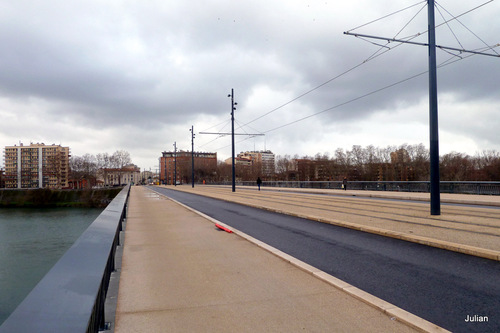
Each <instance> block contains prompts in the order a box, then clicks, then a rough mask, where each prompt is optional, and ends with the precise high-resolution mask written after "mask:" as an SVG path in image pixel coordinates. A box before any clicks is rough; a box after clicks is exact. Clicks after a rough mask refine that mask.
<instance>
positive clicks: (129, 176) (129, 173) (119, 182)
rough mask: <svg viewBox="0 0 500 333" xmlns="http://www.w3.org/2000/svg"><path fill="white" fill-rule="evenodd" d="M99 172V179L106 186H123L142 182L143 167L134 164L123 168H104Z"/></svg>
mask: <svg viewBox="0 0 500 333" xmlns="http://www.w3.org/2000/svg"><path fill="white" fill-rule="evenodd" d="M98 174H99V176H98V181H101V182H102V184H103V185H104V186H123V185H128V184H138V183H140V182H141V169H140V168H139V167H138V166H137V165H134V164H129V165H126V166H124V167H123V168H103V169H101V170H99V172H98Z"/></svg>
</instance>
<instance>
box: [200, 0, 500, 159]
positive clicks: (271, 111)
mask: <svg viewBox="0 0 500 333" xmlns="http://www.w3.org/2000/svg"><path fill="white" fill-rule="evenodd" d="M492 1H494V0H490V1H487V2H485V3H483V4H481V5H479V6H476V7H474V8H472V9H470V10H468V11H466V12H464V13H462V14H460V15H458V16H453V15H451V14H450V13H449V12H448V11H446V9H444V8H443V9H444V10H445V11H446V12H447V13H448V14H449V15H450V16H452V18H451V19H450V20H445V18H444V17H443V15H442V13H441V12H440V14H441V16H442V17H443V20H445V22H443V23H441V24H440V25H438V26H436V28H437V27H440V26H442V25H444V24H447V25H448V22H451V21H453V20H457V21H458V22H459V23H460V24H462V25H463V23H461V22H460V21H459V20H458V18H459V17H461V16H463V15H465V14H467V13H470V12H472V11H474V10H476V9H478V8H480V7H482V6H484V5H486V4H488V3H490V2H492ZM422 3H427V1H421V2H418V3H416V4H414V5H411V6H408V7H406V8H404V9H401V10H398V11H396V12H394V13H391V14H388V15H386V16H383V17H381V18H379V19H376V20H373V21H370V22H368V23H366V24H363V25H360V26H358V27H356V28H353V29H350V30H348V31H353V30H357V29H359V28H361V27H365V26H367V25H369V24H372V23H374V22H377V21H380V20H382V19H384V18H387V17H390V16H392V15H395V14H397V13H400V12H402V11H405V10H407V9H410V8H413V7H415V6H418V5H420V4H422ZM439 6H441V5H439ZM441 7H442V6H441ZM423 8H425V6H423V7H422V8H421V9H420V10H419V11H418V12H417V13H416V14H415V15H414V16H413V17H412V18H411V20H410V21H409V22H408V23H407V24H405V26H404V27H403V28H402V29H400V31H399V32H398V33H397V34H396V36H398V35H399V34H400V33H401V32H402V31H403V30H404V29H405V28H406V27H407V26H408V25H409V24H410V23H411V21H413V20H414V19H415V17H416V16H417V15H418V14H419V13H420V12H421V11H422V10H423ZM448 27H449V25H448ZM464 27H465V26H464ZM450 29H451V28H450ZM466 29H468V28H467V27H466ZM468 30H469V31H470V29H468ZM426 32H427V31H424V32H422V33H417V34H414V35H411V36H407V37H404V39H407V40H412V39H414V38H417V37H419V36H421V35H422V34H424V33H426ZM470 32H471V33H472V34H474V33H473V32H472V31H470ZM452 33H453V31H452ZM453 34H454V33H453ZM474 35H475V34H474ZM454 36H455V38H457V37H456V35H455V34H454ZM475 36H476V37H477V38H479V37H478V36H477V35H475ZM358 38H360V37H358ZM360 39H363V38H360ZM479 39H480V38H479ZM480 40H481V41H482V42H483V43H484V44H485V45H486V49H490V50H493V51H494V52H495V53H497V52H496V51H495V50H494V49H493V47H492V46H488V45H487V44H486V43H485V42H484V41H483V40H482V39H480ZM365 41H367V42H370V43H371V44H374V45H377V46H379V47H380V48H379V49H378V50H377V51H376V52H374V53H373V54H372V55H371V56H369V57H368V58H367V59H366V60H364V61H363V62H361V63H359V64H358V65H355V66H353V67H351V68H349V69H348V70H346V71H344V72H342V73H341V74H339V75H337V76H335V77H333V78H331V79H329V80H327V81H325V82H323V83H322V84H320V85H318V86H316V87H314V88H312V89H310V90H308V91H306V92H305V93H303V94H301V95H299V96H297V97H295V98H293V99H292V100H290V101H288V102H286V103H284V104H282V105H280V106H278V107H276V108H274V109H272V110H270V111H268V112H266V113H264V114H263V115H261V116H259V117H257V118H255V119H253V120H251V121H249V122H247V123H245V124H243V125H240V124H239V123H238V125H239V128H243V127H244V126H248V125H249V124H251V123H253V122H255V121H257V120H259V119H262V118H263V117H265V116H267V115H269V114H271V113H273V112H275V111H278V110H279V109H281V108H283V107H285V106H287V105H289V104H291V103H293V102H295V101H297V100H298V99H300V98H302V97H304V96H306V95H308V94H310V93H311V92H313V91H315V90H317V89H319V88H321V87H323V86H325V85H327V84H328V83H330V82H332V81H334V80H336V79H338V78H340V77H342V76H344V75H346V74H348V73H350V72H351V71H353V70H355V69H357V68H359V67H361V66H362V65H364V64H365V63H367V62H368V61H371V60H373V59H375V58H378V57H379V56H381V55H383V54H385V53H386V52H388V51H390V50H392V49H394V48H396V47H398V46H400V45H401V44H404V43H402V42H401V43H399V44H397V45H396V46H394V47H388V46H387V45H388V44H389V43H387V44H386V45H382V44H378V43H374V42H372V41H368V40H365ZM457 41H458V38H457ZM458 42H459V44H460V41H458ZM460 45H461V44H460ZM461 46H462V45H461ZM495 46H499V45H498V44H497V45H495ZM462 48H463V47H462ZM384 49H385V50H384ZM382 50H383V52H381V51H382ZM448 53H450V54H451V55H452V58H450V59H448V60H446V61H445V62H443V63H442V64H440V65H439V66H438V68H441V67H443V66H447V65H450V64H452V63H454V62H456V61H459V60H463V59H465V58H468V57H470V56H473V55H474V54H471V55H468V56H463V57H462V56H459V55H457V54H454V53H451V52H448ZM497 54H498V53H497ZM454 57H455V60H454V61H450V60H451V59H453V58H454ZM456 57H458V59H456ZM426 73H428V71H424V72H421V73H418V74H416V75H413V76H411V77H409V78H406V79H403V80H400V81H398V82H395V83H393V84H390V85H387V86H385V87H382V88H379V89H376V90H373V91H371V92H369V93H366V94H364V95H362V96H358V97H356V98H353V99H351V100H349V101H346V102H343V103H340V104H337V105H335V106H332V107H330V108H327V109H325V110H322V111H319V112H316V113H314V114H311V115H308V116H306V117H302V118H300V119H297V120H294V121H292V122H290V123H287V124H283V125H280V126H278V127H275V128H272V129H270V130H267V131H264V132H260V133H264V134H265V133H269V132H272V131H275V130H278V129H281V128H283V127H287V126H290V125H293V124H295V123H298V122H300V121H303V120H306V119H309V118H311V117H314V116H317V115H319V114H322V113H325V112H328V111H331V110H333V109H336V108H339V107H342V106H344V105H346V104H349V103H352V102H355V101H358V100H360V99H362V98H365V97H368V96H370V95H373V94H376V93H378V92H380V91H383V90H386V89H389V88H391V87H394V86H396V85H399V84H402V83H404V82H407V81H410V80H412V79H414V78H416V77H419V76H421V75H424V74H426ZM211 128H213V127H211ZM218 138H220V137H218ZM218 138H217V139H218ZM217 139H215V140H217ZM248 139H249V138H245V139H243V140H240V141H238V143H240V142H243V141H246V140H248ZM215 140H212V141H210V142H213V141H215ZM229 146H230V145H229ZM226 147H228V145H226V146H224V147H222V148H218V149H217V150H219V149H224V148H226Z"/></svg>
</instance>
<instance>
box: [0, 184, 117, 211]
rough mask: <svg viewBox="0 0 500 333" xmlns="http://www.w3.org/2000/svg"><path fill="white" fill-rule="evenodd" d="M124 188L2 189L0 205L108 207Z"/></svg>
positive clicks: (0, 191)
mask: <svg viewBox="0 0 500 333" xmlns="http://www.w3.org/2000/svg"><path fill="white" fill-rule="evenodd" d="M121 189H122V188H121V187H116V188H105V189H83V190H52V189H22V190H17V189H16V190H11V189H8V190H6V189H2V190H0V207H26V208H31V207H32V208H44V207H92V208H102V207H106V206H107V205H108V203H110V202H111V200H113V198H114V197H115V196H116V195H117V194H118V192H120V190H121Z"/></svg>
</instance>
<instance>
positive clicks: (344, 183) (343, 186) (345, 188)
mask: <svg viewBox="0 0 500 333" xmlns="http://www.w3.org/2000/svg"><path fill="white" fill-rule="evenodd" d="M342 188H343V189H344V191H347V177H344V180H343V181H342Z"/></svg>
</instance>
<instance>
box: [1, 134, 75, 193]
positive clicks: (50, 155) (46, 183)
mask: <svg viewBox="0 0 500 333" xmlns="http://www.w3.org/2000/svg"><path fill="white" fill-rule="evenodd" d="M4 156H5V187H6V188H67V187H68V173H69V157H70V155H69V147H62V146H60V145H55V144H53V145H45V144H43V143H37V144H30V145H29V146H24V145H23V144H22V143H21V144H20V145H19V146H16V145H14V146H6V147H5V151H4Z"/></svg>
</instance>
